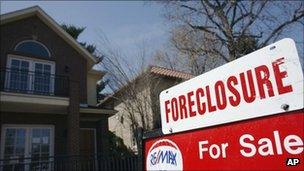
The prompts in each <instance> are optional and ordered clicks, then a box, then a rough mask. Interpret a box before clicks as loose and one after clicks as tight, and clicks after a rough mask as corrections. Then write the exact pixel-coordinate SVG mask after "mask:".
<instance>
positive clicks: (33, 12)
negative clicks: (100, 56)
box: [1, 6, 98, 69]
mask: <svg viewBox="0 0 304 171" xmlns="http://www.w3.org/2000/svg"><path fill="white" fill-rule="evenodd" d="M33 16H36V17H38V18H39V19H40V20H41V21H42V22H43V23H44V24H45V25H46V26H47V27H48V28H50V29H51V30H53V31H54V32H55V33H56V34H57V35H58V36H59V37H61V38H62V39H63V40H64V41H65V42H66V43H67V44H69V45H70V46H71V47H72V48H74V50H76V51H77V52H78V53H79V54H80V55H81V56H82V57H84V58H85V59H86V60H87V62H88V67H87V68H89V69H90V68H91V67H92V66H93V65H94V64H95V63H97V62H98V60H97V58H95V57H94V56H93V55H91V54H90V53H89V52H88V51H87V50H86V49H85V48H83V47H82V46H81V45H80V44H79V43H78V42H77V41H76V40H74V38H72V37H71V36H70V35H69V34H68V33H66V32H65V31H64V30H63V29H62V28H61V27H60V25H59V24H58V23H56V22H55V21H54V20H53V19H52V18H51V17H50V16H48V15H47V14H46V13H45V12H44V11H43V10H42V9H41V8H39V7H38V6H34V7H30V8H26V9H23V10H19V11H14V12H11V13H7V14H3V15H1V27H2V25H6V24H9V23H12V22H18V21H22V20H24V19H26V18H30V17H33Z"/></svg>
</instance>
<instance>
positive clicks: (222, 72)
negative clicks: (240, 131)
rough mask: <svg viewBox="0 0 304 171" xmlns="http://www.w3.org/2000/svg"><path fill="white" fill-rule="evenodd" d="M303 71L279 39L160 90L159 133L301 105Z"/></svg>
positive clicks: (286, 42)
mask: <svg viewBox="0 0 304 171" xmlns="http://www.w3.org/2000/svg"><path fill="white" fill-rule="evenodd" d="M303 91H304V87H303V73H302V69H301V65H300V61H299V56H298V54H297V50H296V46H295V43H294V41H293V40H292V39H283V40H281V41H278V42H276V43H274V44H271V45H269V46H266V47H264V48H262V49H260V50H257V51H255V52H253V53H251V54H248V55H246V56H244V57H241V58H239V59H237V60H235V61H233V62H230V63H227V64H225V65H223V66H221V67H219V68H216V69H214V70H211V71H209V72H207V73H205V74H202V75H200V76H197V77H195V78H193V79H191V80H188V81H186V82H183V83H181V84H179V85H176V86H174V87H171V88H169V89H167V90H165V91H163V92H162V93H161V94H160V106H161V120H162V131H163V133H164V134H170V133H176V132H181V131H187V130H192V129H196V128H203V127H209V126H214V125H219V124H224V123H229V122H235V121H240V120H246V119H250V118H257V117H262V116H267V115H274V114H280V113H282V112H286V111H294V110H298V109H303V106H304V105H303V101H304V98H303V95H304V93H303Z"/></svg>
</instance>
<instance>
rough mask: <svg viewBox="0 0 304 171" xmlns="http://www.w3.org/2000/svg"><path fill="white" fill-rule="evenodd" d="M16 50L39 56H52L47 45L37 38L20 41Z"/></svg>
mask: <svg viewBox="0 0 304 171" xmlns="http://www.w3.org/2000/svg"><path fill="white" fill-rule="evenodd" d="M15 51H17V52H25V53H29V54H33V55H37V56H45V57H50V56H51V54H50V51H49V50H48V49H47V47H46V46H44V45H43V44H42V43H40V42H38V41H35V40H24V41H22V42H19V43H18V44H17V45H16V47H15Z"/></svg>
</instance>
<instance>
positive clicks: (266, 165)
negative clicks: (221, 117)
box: [144, 109, 304, 170]
mask: <svg viewBox="0 0 304 171" xmlns="http://www.w3.org/2000/svg"><path fill="white" fill-rule="evenodd" d="M303 123H304V110H303V109H301V110H297V111H293V112H289V113H283V114H281V115H272V116H267V117H263V118H256V119H252V120H246V121H242V122H234V123H230V124H225V125H220V126H216V127H210V128H205V129H199V130H194V131H188V132H183V133H177V134H171V135H165V136H162V137H157V138H152V139H147V140H145V142H144V147H145V148H144V155H145V161H144V162H145V163H146V167H145V169H146V170H181V169H180V168H181V167H182V169H183V170H304V155H303V148H304V147H303V139H304V127H303ZM157 147H158V148H157Z"/></svg>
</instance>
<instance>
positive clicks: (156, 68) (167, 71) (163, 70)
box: [150, 66, 194, 80]
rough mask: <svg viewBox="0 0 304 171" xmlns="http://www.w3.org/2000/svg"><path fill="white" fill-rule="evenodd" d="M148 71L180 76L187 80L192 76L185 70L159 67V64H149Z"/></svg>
mask: <svg viewBox="0 0 304 171" xmlns="http://www.w3.org/2000/svg"><path fill="white" fill-rule="evenodd" d="M150 72H151V73H154V74H159V75H163V76H168V77H175V78H182V79H187V80H188V79H190V78H193V77H194V76H193V75H191V74H189V73H186V72H182V71H177V70H173V69H169V68H164V67H159V66H151V68H150Z"/></svg>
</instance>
